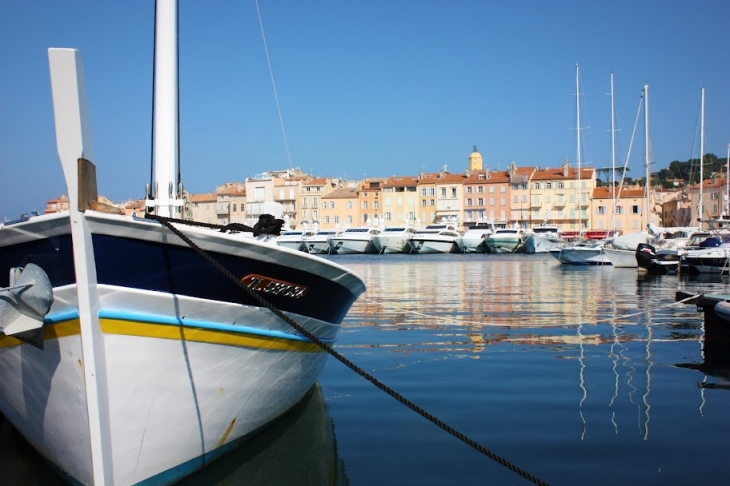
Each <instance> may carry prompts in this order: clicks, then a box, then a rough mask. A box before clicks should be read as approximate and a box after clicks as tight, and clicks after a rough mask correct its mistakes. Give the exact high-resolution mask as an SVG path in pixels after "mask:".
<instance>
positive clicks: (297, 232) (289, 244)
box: [276, 228, 315, 251]
mask: <svg viewBox="0 0 730 486" xmlns="http://www.w3.org/2000/svg"><path fill="white" fill-rule="evenodd" d="M314 235H315V231H314V230H313V229H309V228H305V229H293V230H288V231H282V232H281V234H280V235H279V237H278V238H277V239H276V244H277V245H279V246H283V247H284V248H289V249H292V250H302V251H304V239H305V238H311V237H312V236H314Z"/></svg>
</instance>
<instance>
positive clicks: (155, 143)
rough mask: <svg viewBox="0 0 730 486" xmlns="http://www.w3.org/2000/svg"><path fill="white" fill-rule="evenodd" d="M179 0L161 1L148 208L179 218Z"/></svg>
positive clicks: (157, 12) (158, 3) (157, 16)
mask: <svg viewBox="0 0 730 486" xmlns="http://www.w3.org/2000/svg"><path fill="white" fill-rule="evenodd" d="M177 7H178V5H177V0H157V1H156V7H155V54H154V68H153V69H154V87H153V101H152V103H153V107H152V180H151V181H150V182H151V183H150V187H149V190H148V191H147V198H148V199H147V200H146V201H145V206H146V207H147V208H148V209H149V208H152V209H153V210H154V213H155V214H156V215H158V216H165V217H176V216H179V215H180V213H181V209H182V206H183V204H184V201H183V198H182V182H181V181H180V142H179V140H180V117H179V95H178V93H179V86H178V74H179V73H178V37H177V29H178V15H177V13H178V8H177Z"/></svg>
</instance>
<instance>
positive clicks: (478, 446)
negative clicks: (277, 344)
mask: <svg viewBox="0 0 730 486" xmlns="http://www.w3.org/2000/svg"><path fill="white" fill-rule="evenodd" d="M145 217H147V218H149V219H154V220H156V221H159V222H160V223H162V224H163V225H165V226H166V227H167V228H168V229H169V230H170V231H172V232H173V233H175V234H176V235H177V236H178V237H179V238H180V239H181V240H183V241H184V242H185V243H186V244H187V245H188V246H189V247H190V248H192V249H193V251H195V252H196V253H197V254H198V255H200V256H201V257H203V258H204V259H205V260H207V261H208V262H209V263H210V264H212V265H213V266H214V267H215V268H216V269H218V271H220V272H221V273H222V274H223V275H225V276H226V277H227V278H228V279H229V280H231V281H232V282H233V283H235V284H236V285H237V286H238V287H239V288H240V289H241V290H243V291H244V292H245V293H246V294H247V295H248V296H250V297H251V298H252V299H254V300H255V301H257V302H258V303H259V304H261V305H262V306H264V307H266V308H267V309H269V310H270V311H271V312H273V313H274V314H275V315H276V316H277V317H279V318H280V319H281V320H283V321H284V322H286V323H287V324H289V325H290V326H291V327H292V328H294V329H295V330H296V331H297V332H299V333H300V334H302V335H303V336H305V337H306V338H307V339H309V340H310V341H312V342H313V343H314V344H316V345H317V346H319V347H320V348H321V349H322V350H324V351H325V352H327V354H329V355H330V356H332V357H333V358H335V359H336V360H337V361H339V362H340V363H342V364H344V365H345V366H347V367H348V368H350V369H351V370H353V371H354V372H356V373H357V374H358V375H360V376H362V377H363V378H365V379H366V380H368V381H369V382H370V383H372V384H373V385H375V386H376V387H378V388H379V389H381V390H382V391H384V392H385V393H387V394H388V395H390V396H391V397H393V398H395V399H396V400H398V401H399V402H400V403H402V404H403V405H405V406H406V407H408V408H410V409H411V410H413V411H414V412H416V413H417V414H419V415H420V416H422V417H423V418H425V419H427V420H428V421H430V422H431V423H433V424H435V425H436V426H438V427H439V428H441V429H443V430H445V431H446V432H448V433H449V434H451V435H452V436H454V437H456V438H457V439H459V440H460V441H462V442H464V443H465V444H467V445H469V446H470V447H472V448H474V449H476V450H477V451H479V452H481V453H482V454H484V455H485V456H487V457H489V458H490V459H492V460H494V461H496V462H497V463H499V464H500V465H502V466H504V467H506V468H507V469H509V470H510V471H512V472H514V473H516V474H518V475H520V476H522V477H523V478H525V479H527V480H528V481H530V482H532V483H534V484H539V485H544V486H547V485H548V483H546V482H545V481H542V480H541V479H539V478H536V477H535V476H533V475H532V474H530V473H528V472H526V471H524V470H523V469H521V468H519V467H517V466H515V465H514V464H512V463H510V462H509V461H507V460H506V459H504V458H502V457H501V456H499V455H497V454H495V453H494V452H492V451H490V450H489V449H487V448H486V447H484V446H483V445H481V444H479V443H478V442H476V441H474V440H473V439H471V438H469V437H467V436H466V435H464V434H463V433H461V432H459V431H458V430H456V429H454V428H453V427H451V426H450V425H448V424H446V423H444V422H443V421H442V420H440V419H439V418H438V417H435V416H434V415H431V414H430V413H429V412H427V411H426V410H424V409H422V408H421V407H419V406H418V405H416V404H415V403H413V402H411V401H410V400H408V399H407V398H405V397H404V396H403V395H401V394H400V393H398V392H397V391H395V390H394V389H392V388H390V387H389V386H387V385H385V384H384V383H382V382H380V381H379V380H378V379H376V378H375V377H374V376H372V375H370V374H369V373H367V372H366V371H365V370H363V369H362V368H360V367H359V366H357V365H356V364H355V363H353V362H352V361H350V360H349V359H347V358H345V357H344V356H343V355H342V354H340V353H338V352H337V351H335V350H334V349H332V348H331V347H330V346H328V345H327V344H326V343H325V342H323V341H322V340H320V339H319V338H318V337H317V336H315V335H314V334H312V333H311V332H309V331H307V330H306V329H305V328H304V327H302V326H300V325H299V324H297V322H295V321H294V320H293V319H292V318H290V317H289V316H287V315H285V314H284V313H283V312H282V311H280V310H279V309H278V308H276V307H275V306H274V305H273V304H271V303H270V302H268V301H267V300H266V299H264V298H263V297H261V296H260V295H259V294H258V293H257V292H255V291H254V290H252V289H250V288H248V287H247V286H246V285H245V284H244V283H243V282H241V280H240V279H239V278H238V277H236V276H235V275H234V274H233V273H231V271H230V270H228V269H227V268H225V267H224V266H223V265H221V264H220V263H219V262H218V261H217V260H216V259H214V258H213V257H212V256H210V255H209V254H208V252H206V251H205V250H203V249H202V248H200V247H199V246H198V245H196V244H195V243H194V242H193V241H192V240H191V239H190V238H188V237H187V236H185V235H184V234H183V233H182V232H181V231H180V230H178V229H177V228H175V227H174V226H173V225H172V222H170V220H169V218H165V217H162V216H156V215H152V214H148V215H146V216H145Z"/></svg>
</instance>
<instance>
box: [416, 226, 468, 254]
mask: <svg viewBox="0 0 730 486" xmlns="http://www.w3.org/2000/svg"><path fill="white" fill-rule="evenodd" d="M460 236H461V235H460V234H459V232H458V231H457V227H456V224H455V223H450V222H445V223H437V224H429V225H428V226H426V227H425V228H423V229H421V230H418V231H416V232H415V233H413V235H412V236H411V239H410V240H408V246H409V247H410V253H454V252H456V251H458V247H457V246H456V240H457V239H458V238H459V237H460Z"/></svg>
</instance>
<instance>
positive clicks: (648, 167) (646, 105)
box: [644, 84, 651, 227]
mask: <svg viewBox="0 0 730 486" xmlns="http://www.w3.org/2000/svg"><path fill="white" fill-rule="evenodd" d="M644 161H645V164H646V224H647V227H648V225H649V223H650V222H651V221H650V220H649V217H650V215H651V183H650V179H651V140H650V139H649V85H648V84H644Z"/></svg>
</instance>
